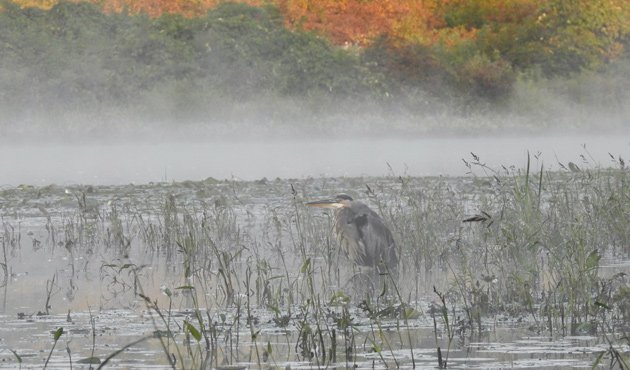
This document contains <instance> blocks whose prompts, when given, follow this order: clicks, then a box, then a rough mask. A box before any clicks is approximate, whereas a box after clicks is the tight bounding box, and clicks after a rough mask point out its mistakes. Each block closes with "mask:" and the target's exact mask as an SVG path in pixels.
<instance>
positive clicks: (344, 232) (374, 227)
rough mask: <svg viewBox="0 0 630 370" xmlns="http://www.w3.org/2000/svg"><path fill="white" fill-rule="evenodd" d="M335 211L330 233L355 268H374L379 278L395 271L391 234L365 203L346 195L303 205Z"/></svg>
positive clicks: (395, 256)
mask: <svg viewBox="0 0 630 370" xmlns="http://www.w3.org/2000/svg"><path fill="white" fill-rule="evenodd" d="M306 205H307V206H311V207H320V208H332V209H334V210H335V224H334V231H335V234H336V236H337V239H338V241H339V246H340V247H341V249H342V250H343V251H344V252H345V253H346V255H347V256H348V257H349V258H350V259H351V260H352V261H353V262H355V263H356V264H357V265H359V266H365V267H370V268H376V271H377V272H378V273H379V274H383V273H387V272H392V273H394V274H395V273H396V272H397V270H398V253H397V250H396V243H395V241H394V237H393V236H392V233H391V231H390V230H389V229H388V228H387V226H386V225H385V223H384V222H383V220H382V219H381V217H380V216H379V215H378V214H377V213H376V212H374V211H373V210H372V209H370V207H368V206H367V205H366V204H365V203H363V202H359V201H357V200H353V199H352V197H350V196H349V195H346V194H339V195H337V196H336V197H335V198H334V199H327V200H319V201H314V202H308V203H306Z"/></svg>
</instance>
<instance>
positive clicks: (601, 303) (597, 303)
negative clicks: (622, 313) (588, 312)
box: [595, 301, 612, 310]
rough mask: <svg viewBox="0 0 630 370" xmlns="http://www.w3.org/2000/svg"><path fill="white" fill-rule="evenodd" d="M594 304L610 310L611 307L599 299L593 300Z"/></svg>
mask: <svg viewBox="0 0 630 370" xmlns="http://www.w3.org/2000/svg"><path fill="white" fill-rule="evenodd" d="M595 306H597V307H601V308H604V309H607V310H611V309H612V308H610V306H609V305H607V304H606V303H603V302H600V301H595Z"/></svg>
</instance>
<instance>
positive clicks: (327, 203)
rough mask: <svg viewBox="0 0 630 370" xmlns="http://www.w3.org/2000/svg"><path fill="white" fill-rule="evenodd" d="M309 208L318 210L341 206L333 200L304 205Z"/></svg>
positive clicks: (341, 205)
mask: <svg viewBox="0 0 630 370" xmlns="http://www.w3.org/2000/svg"><path fill="white" fill-rule="evenodd" d="M304 204H305V205H307V206H309V207H318V208H342V207H343V204H341V203H339V202H338V201H336V200H335V199H325V200H316V201H314V202H308V203H304Z"/></svg>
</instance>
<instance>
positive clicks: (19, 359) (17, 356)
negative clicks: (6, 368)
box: [9, 349, 22, 363]
mask: <svg viewBox="0 0 630 370" xmlns="http://www.w3.org/2000/svg"><path fill="white" fill-rule="evenodd" d="M9 351H11V353H13V356H15V358H16V359H17V362H19V363H22V357H21V356H20V355H18V353H17V352H15V351H14V350H12V349H9Z"/></svg>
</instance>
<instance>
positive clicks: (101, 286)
mask: <svg viewBox="0 0 630 370" xmlns="http://www.w3.org/2000/svg"><path fill="white" fill-rule="evenodd" d="M471 152H472V153H474V154H475V155H476V156H478V157H479V160H478V161H477V164H478V165H477V167H476V168H473V169H472V170H471V167H470V166H466V164H465V162H464V161H462V159H464V160H465V161H466V162H470V161H471ZM528 152H529V153H530V156H531V160H532V161H534V162H535V164H536V166H537V167H539V168H540V167H541V166H544V167H545V168H549V169H553V170H566V171H569V170H568V169H566V167H568V163H569V162H573V163H574V164H575V165H577V166H579V167H580V168H589V167H594V166H604V167H606V166H607V165H608V164H609V162H610V160H611V157H610V154H612V156H613V157H614V158H618V157H624V158H627V157H630V155H629V154H630V138H629V137H627V136H623V135H618V136H614V137H611V136H607V137H561V138H558V137H545V138H525V139H522V138H521V139H519V138H509V139H497V140H496V141H487V140H481V139H476V138H470V139H431V140H429V139H427V140H368V141H339V140H337V141H332V142H329V141H325V140H322V141H317V140H316V141H303V142H292V143H283V142H277V141H276V142H273V141H272V142H263V143H253V142H240V143H234V144H221V143H212V144H208V143H203V144H202V143H193V144H181V143H177V144H146V143H145V144H109V145H106V144H99V145H78V146H64V145H54V144H45V145H38V146H15V145H3V146H2V147H0V161H1V164H2V168H3V172H2V174H1V176H2V177H1V179H0V183H1V184H2V185H1V189H0V191H1V193H0V200H1V202H2V205H1V207H0V209H1V212H2V215H1V216H2V230H1V231H0V235H1V240H2V246H3V251H2V252H3V254H4V256H3V259H2V261H0V262H2V263H3V266H4V270H5V272H6V274H5V275H4V276H5V278H3V279H4V280H3V281H1V283H2V285H1V287H0V295H1V297H0V322H1V323H2V325H1V326H0V367H2V368H16V367H18V366H20V365H21V367H22V368H39V367H42V366H43V365H44V363H45V362H46V361H47V358H48V357H49V353H50V360H49V362H48V363H47V367H48V368H64V369H65V368H69V367H70V364H72V367H73V368H89V367H90V366H92V367H97V366H98V365H97V364H96V365H95V364H92V365H90V364H87V363H85V362H86V361H83V363H81V362H79V361H81V360H85V359H87V358H91V357H96V358H99V360H100V361H103V360H104V359H105V358H107V357H108V356H110V355H112V354H113V353H115V352H116V351H118V350H120V349H123V350H122V351H121V353H119V354H117V355H115V356H113V357H112V359H111V360H109V363H108V364H107V366H108V367H115V368H170V367H171V365H169V358H168V356H166V355H165V353H166V352H168V353H175V352H176V351H177V350H181V351H184V348H188V347H186V345H185V343H193V345H191V346H190V347H192V348H193V352H194V350H195V349H198V351H199V353H204V350H203V347H205V344H203V340H202V341H201V343H202V344H199V345H197V344H195V340H194V339H193V338H191V334H190V331H186V330H184V329H182V328H183V327H184V325H185V324H184V323H185V322H188V323H190V322H193V324H194V325H195V326H197V327H200V328H201V326H203V330H204V331H205V332H206V333H212V334H210V335H209V337H210V338H211V339H212V340H211V342H212V345H211V347H212V356H211V357H212V359H211V360H210V361H209V362H208V363H207V364H206V365H205V366H207V367H217V368H239V367H243V368H246V367H252V368H256V367H259V366H261V364H262V365H263V366H265V367H280V368H285V367H290V368H318V367H321V366H327V367H339V368H344V367H358V368H373V367H377V368H383V367H394V366H399V367H409V368H410V367H416V368H436V366H437V364H438V356H437V352H436V348H437V347H441V350H442V354H443V356H444V357H448V367H449V368H479V369H504V368H546V369H574V368H584V369H587V368H591V366H592V365H593V364H594V363H595V361H596V359H597V358H598V356H599V355H600V354H601V353H602V352H605V351H607V350H609V348H610V342H609V341H607V340H606V339H605V337H604V336H602V335H601V333H598V332H597V331H595V330H593V328H592V327H589V326H588V325H584V326H582V327H581V329H580V330H577V331H574V332H573V333H567V332H561V331H560V332H559V331H547V330H544V329H541V328H542V327H543V326H542V325H541V324H540V322H539V320H540V317H537V316H536V315H535V314H532V315H530V314H529V313H527V311H524V312H521V311H519V312H518V313H516V314H510V313H509V312H507V310H506V311H505V312H501V310H493V311H492V312H491V313H488V314H487V315H484V317H483V320H480V321H479V323H478V327H476V328H471V327H467V326H466V325H464V324H461V325H459V324H457V325H455V324H453V325H455V329H454V328H450V329H451V330H455V331H457V332H456V333H454V334H452V335H450V334H449V328H448V326H447V325H445V323H444V322H443V321H442V320H441V318H440V316H439V315H437V318H436V315H435V313H434V311H435V310H434V308H435V306H436V305H438V304H439V300H438V299H437V296H436V295H435V293H434V291H433V289H434V287H435V289H437V290H438V291H440V290H442V291H445V290H447V289H448V288H449V282H452V281H453V279H454V278H455V279H456V278H457V271H453V270H452V269H449V268H448V266H449V265H444V266H443V268H435V269H433V268H429V267H423V268H411V267H409V266H407V268H406V269H405V270H403V272H402V276H401V283H400V289H401V290H403V291H404V293H403V295H404V301H405V302H406V303H405V304H406V305H408V306H405V307H409V309H410V312H413V314H410V315H405V317H404V320H403V319H401V318H400V316H396V315H386V314H383V315H381V316H379V315H377V316H376V317H377V318H378V319H375V316H374V315H373V311H370V310H366V309H362V308H360V307H361V306H360V305H358V304H356V302H355V301H354V300H353V301H352V303H350V304H345V303H339V302H334V299H331V298H330V297H331V296H333V297H338V293H337V292H339V291H346V292H348V294H352V293H351V290H350V291H348V289H347V287H348V285H346V283H345V281H346V280H347V279H348V276H347V275H345V274H344V271H343V270H344V269H346V268H347V263H348V262H347V261H344V260H343V256H340V255H339V254H338V252H337V251H336V249H335V243H334V241H333V240H332V239H331V238H329V237H328V235H329V232H330V214H328V213H325V212H324V213H322V212H311V211H309V210H305V209H303V208H304V207H301V205H302V203H303V201H304V200H307V199H312V198H316V197H321V196H328V195H330V194H335V193H339V192H347V193H351V194H352V195H354V196H355V197H362V198H365V199H366V201H367V202H368V203H369V204H370V205H371V206H373V207H374V208H375V209H380V210H381V211H384V212H387V211H388V210H390V211H391V209H389V208H381V207H386V206H382V203H386V202H387V201H389V200H394V199H393V196H392V195H391V194H390V192H392V191H394V190H396V191H398V190H401V189H402V190H404V191H410V192H412V191H415V190H409V189H432V190H430V191H431V192H432V193H431V194H433V195H435V197H436V200H435V201H436V202H445V204H450V203H449V202H451V201H452V202H454V203H456V204H457V205H458V207H459V206H461V208H462V210H458V211H457V212H460V213H466V212H473V211H474V210H475V209H474V207H473V206H472V205H470V204H469V203H468V202H469V201H470V200H471V199H477V198H478V197H479V194H478V193H475V191H477V190H471V189H473V188H474V187H475V186H476V185H474V184H476V183H478V179H479V177H484V176H489V174H488V173H486V172H485V171H486V168H490V167H497V168H500V167H501V166H502V165H503V166H506V167H510V166H515V167H516V168H522V167H523V166H524V165H525V163H526V162H527V153H528ZM486 166H487V167H486ZM473 170H474V171H475V172H476V175H474V176H473V175H470V174H468V173H469V172H471V171H473ZM403 178H404V179H403ZM216 179H218V180H216ZM223 179H227V180H223ZM268 179H269V180H268ZM289 179H290V180H289ZM366 189H367V190H366ZM392 189H394V190H392ZM417 191H418V192H419V191H421V190H417ZM422 191H425V190H422ZM423 194H424V193H423ZM423 196H424V195H423ZM451 198H452V199H451ZM381 202H382V203H381ZM471 207H473V208H471ZM393 209H394V211H395V210H396V208H393ZM402 212H404V210H403V211H402ZM460 213H458V215H459V214H460ZM455 221H456V222H454V223H453V224H452V225H457V226H451V225H450V224H449V225H443V228H444V230H443V231H444V235H445V236H444V239H443V240H441V241H440V243H444V244H445V248H446V249H448V248H452V245H455V244H453V243H451V241H452V240H453V233H455V231H454V230H455V229H456V228H462V226H459V220H455ZM208 222H210V223H213V224H212V225H211V226H208V225H207V223H208ZM200 225H201V226H200ZM466 227H468V226H466ZM199 229H203V230H206V232H207V233H208V232H209V233H211V235H205V236H200V235H202V234H203V233H199ZM457 232H459V233H462V231H461V230H460V231H457ZM464 232H465V231H464ZM204 237H207V239H204ZM458 245H459V244H458ZM191 249H194V251H193V252H191ZM446 249H445V250H446ZM306 261H308V264H307V263H306ZM332 261H335V265H334V266H333V268H331V263H332ZM627 261H628V258H627V256H626V255H619V254H616V255H613V254H609V255H605V256H604V258H603V260H602V264H601V266H600V268H599V274H600V275H602V276H611V275H615V274H619V273H630V264H628V263H627ZM407 262H408V263H411V262H410V261H407ZM191 271H192V272H191ZM305 271H306V273H305ZM252 276H253V277H252ZM250 278H251V279H252V281H251V283H252V284H253V285H249V283H250V281H249V279H250ZM311 284H312V285H314V286H315V288H313V287H312V286H311ZM477 284H479V282H477ZM488 284H491V282H490V283H488ZM488 286H489V285H488ZM190 287H195V288H194V290H195V292H194V293H191V292H190V291H191V290H192V288H190ZM376 295H378V293H377V294H376ZM386 295H387V294H384V295H383V296H386ZM143 297H148V298H149V299H150V302H147V301H146V300H145V299H144V298H143ZM315 297H316V298H317V299H320V298H321V300H322V302H323V303H322V304H321V305H320V306H317V307H319V308H318V309H321V312H320V313H321V314H324V313H325V316H326V317H325V318H323V319H322V318H317V317H316V318H315V319H314V320H315V321H314V322H313V321H309V318H310V319H313V316H312V315H313V314H317V312H315V313H313V312H309V309H308V307H311V308H312V307H315V306H312V299H314V298H315ZM250 299H251V300H252V302H250ZM152 302H155V305H156V306H157V307H159V309H160V310H161V311H160V312H161V314H163V315H165V316H167V317H168V320H167V322H164V321H161V320H162V317H160V315H159V314H158V311H157V310H156V309H155V307H153V306H151V304H152ZM379 305H382V306H379ZM376 306H377V307H380V308H382V309H383V310H382V311H380V312H383V311H387V309H388V307H389V308H391V307H394V306H395V305H392V304H391V303H389V305H388V303H387V302H386V303H376ZM449 309H452V311H450V312H449V315H450V318H451V320H452V321H453V323H459V322H463V320H462V318H463V317H464V315H465V313H464V312H463V311H462V309H463V306H462V305H459V306H458V305H455V304H453V305H452V306H451V305H449ZM245 310H247V313H246V314H245V312H244V311H245ZM198 312H203V314H202V316H203V317H202V318H201V319H198ZM343 318H345V319H347V320H349V322H351V323H352V324H351V325H347V323H348V322H347V321H344V320H343ZM285 319H286V320H285ZM343 323H345V324H343ZM305 325H306V327H308V328H309V330H310V331H309V333H310V332H313V333H315V332H318V333H320V337H321V333H322V332H324V333H327V334H325V335H328V337H326V340H324V339H322V342H321V343H322V344H323V343H326V345H325V346H324V348H322V347H318V346H317V344H316V343H315V344H314V343H311V342H308V341H307V340H306V339H305V336H304V335H305V334H304V333H305V332H307V331H306V329H305ZM309 325H310V326H309ZM319 325H324V326H325V325H329V327H328V328H327V329H321V330H320V327H319ZM344 325H345V326H344ZM316 326H317V330H316V329H315V327H316ZM61 327H63V329H64V334H63V335H62V336H61V337H60V339H59V342H58V343H56V345H54V341H53V333H54V332H55V330H57V329H58V328H61ZM335 327H336V330H334V329H335ZM475 329H477V330H475ZM168 330H173V332H174V333H175V334H174V335H173V336H172V337H170V336H168V335H166V334H164V333H165V332H166V331H168ZM331 333H332V334H331ZM325 335H324V336H325ZM165 338H166V340H167V344H166V348H167V350H165V349H164V340H165ZM309 338H310V337H309ZM135 341H138V343H136V344H134V345H131V346H129V347H126V346H127V345H129V344H131V343H135ZM350 341H351V344H350ZM331 342H335V343H336V346H337V347H338V349H337V350H336V355H335V357H334V360H331V357H330V356H331V354H330V348H331V347H330V346H331ZM309 343H310V344H309ZM196 346H197V347H198V348H197V347H196ZM341 348H352V351H351V353H349V352H347V351H345V350H342V349H341ZM617 348H618V350H619V351H621V352H624V351H628V348H627V346H625V347H624V345H620V346H619V347H617ZM195 353H196V352H195ZM206 353H207V352H206ZM191 356H192V357H193V360H191V363H190V364H195V366H197V365H199V364H197V363H196V362H195V361H194V356H195V355H191ZM18 358H19V360H18ZM183 358H186V356H183ZM20 361H21V363H20ZM179 366H187V365H183V364H181V363H179V364H177V365H176V367H179ZM191 366H192V365H191ZM607 366H608V362H602V364H601V365H600V367H601V368H606V367H607Z"/></svg>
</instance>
